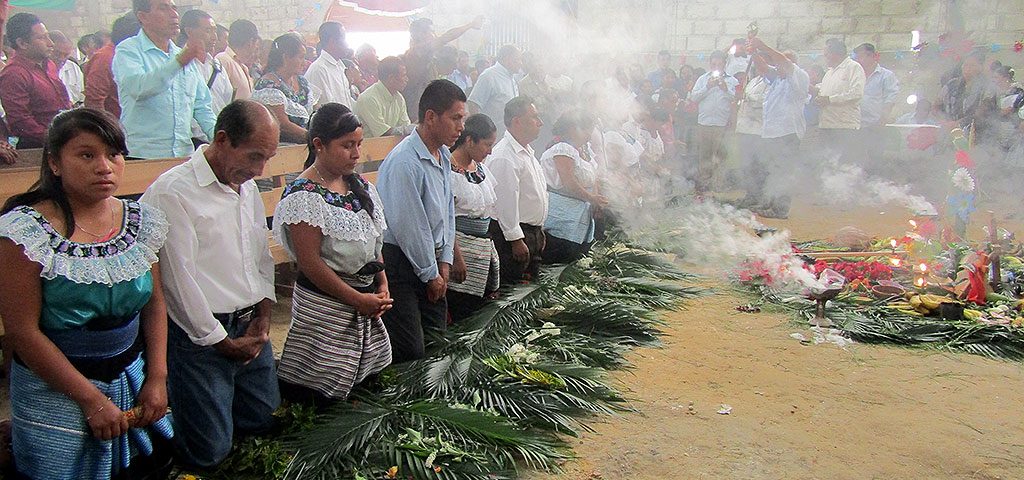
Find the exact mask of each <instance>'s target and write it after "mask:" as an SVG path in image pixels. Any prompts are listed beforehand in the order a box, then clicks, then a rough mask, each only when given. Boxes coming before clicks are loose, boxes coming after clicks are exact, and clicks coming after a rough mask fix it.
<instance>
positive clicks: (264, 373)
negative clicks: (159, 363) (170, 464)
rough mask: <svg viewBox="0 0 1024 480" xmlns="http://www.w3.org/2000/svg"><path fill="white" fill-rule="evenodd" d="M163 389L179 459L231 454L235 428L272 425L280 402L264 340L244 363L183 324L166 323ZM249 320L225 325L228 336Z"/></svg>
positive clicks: (214, 460)
mask: <svg viewBox="0 0 1024 480" xmlns="http://www.w3.org/2000/svg"><path fill="white" fill-rule="evenodd" d="M168 323H169V324H170V325H169V326H168V334H167V336H168V348H167V372H168V373H167V389H168V401H169V403H170V406H171V411H172V419H173V424H174V445H175V449H176V450H177V454H178V460H179V461H180V462H182V463H185V464H188V465H190V466H196V467H203V468H209V467H215V466H217V465H218V464H220V463H221V462H223V461H224V459H225V458H227V456H228V454H230V453H231V441H232V437H233V436H234V434H235V432H236V430H237V431H238V432H239V433H259V432H261V431H265V430H267V429H268V428H270V427H272V426H273V416H272V414H273V413H274V410H276V409H277V407H278V405H280V404H281V394H280V392H279V391H278V386H277V372H276V369H275V368H274V353H273V349H272V347H271V345H270V342H267V343H266V345H264V346H263V350H262V351H261V352H260V354H259V356H258V357H256V359H255V360H253V361H252V362H249V363H248V364H247V365H243V364H241V363H239V362H236V361H233V360H230V359H228V358H226V357H224V356H223V355H221V354H220V353H218V352H217V350H215V349H214V348H213V347H202V346H199V345H196V344H194V343H192V341H191V340H189V338H188V334H186V333H185V331H184V330H182V329H181V327H178V325H177V324H175V323H174V322H173V321H171V322H168ZM248 326H249V323H248V322H243V323H240V324H232V325H225V328H226V329H227V331H228V336H229V337H231V338H238V337H241V336H242V335H244V334H245V330H246V328H247V327H248Z"/></svg>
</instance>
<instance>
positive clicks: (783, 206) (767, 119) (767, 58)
mask: <svg viewBox="0 0 1024 480" xmlns="http://www.w3.org/2000/svg"><path fill="white" fill-rule="evenodd" d="M749 45H750V47H749V48H750V51H751V53H752V54H753V58H752V61H753V62H754V65H755V66H756V67H757V70H758V71H760V72H764V77H765V79H766V81H767V82H768V87H767V88H766V89H765V92H764V108H763V111H762V132H761V137H762V140H761V148H762V149H763V150H764V151H763V155H762V158H763V162H764V163H766V165H765V168H764V169H763V170H762V171H764V172H766V173H767V178H762V179H760V185H758V186H757V187H756V188H755V195H757V196H760V194H761V193H762V191H763V192H764V193H765V194H766V195H767V198H763V199H762V200H763V202H764V203H763V204H762V205H761V207H760V208H758V209H757V213H758V214H760V215H761V216H762V217H768V218H787V217H788V216H789V205H790V197H789V194H788V193H789V191H791V190H792V189H795V188H797V185H795V184H794V183H793V182H794V175H793V172H795V171H797V170H798V167H799V165H797V164H796V163H795V162H796V160H797V159H798V158H799V153H800V152H799V148H800V140H801V139H802V138H803V136H804V133H805V132H806V131H807V124H806V120H805V118H804V105H806V104H807V102H808V101H809V100H810V77H808V75H807V72H805V71H804V70H803V69H801V68H800V67H799V66H798V65H797V64H796V54H795V53H792V52H786V53H780V52H779V51H777V50H775V49H773V48H771V47H769V46H767V45H765V44H764V42H762V41H761V39H760V38H757V37H754V38H751V39H750V40H749ZM769 179H770V180H769ZM766 181H767V183H768V184H769V185H768V186H765V182H766Z"/></svg>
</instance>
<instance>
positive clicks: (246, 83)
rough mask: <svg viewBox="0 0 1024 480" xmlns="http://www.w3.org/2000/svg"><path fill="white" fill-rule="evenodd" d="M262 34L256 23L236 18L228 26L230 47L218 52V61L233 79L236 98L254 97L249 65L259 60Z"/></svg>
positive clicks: (230, 78)
mask: <svg viewBox="0 0 1024 480" xmlns="http://www.w3.org/2000/svg"><path fill="white" fill-rule="evenodd" d="M259 50H260V34H259V31H258V30H257V29H256V24H254V23H252V22H250V21H248V20H235V21H234V22H232V23H231V27H229V28H228V48H227V50H224V51H223V52H220V53H218V54H217V57H216V58H217V61H218V62H220V65H221V68H223V69H224V73H225V74H226V75H227V77H228V79H229V80H230V81H231V88H232V89H234V97H233V98H234V99H235V100H248V99H249V97H252V88H253V82H254V80H253V78H252V74H251V73H250V72H249V67H251V66H252V65H253V64H255V63H256V62H257V61H259Z"/></svg>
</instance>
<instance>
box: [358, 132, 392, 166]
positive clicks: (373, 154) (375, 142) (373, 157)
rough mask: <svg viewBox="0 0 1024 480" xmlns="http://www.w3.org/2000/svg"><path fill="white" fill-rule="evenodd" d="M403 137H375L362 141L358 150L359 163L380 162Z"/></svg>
mask: <svg viewBox="0 0 1024 480" xmlns="http://www.w3.org/2000/svg"><path fill="white" fill-rule="evenodd" d="M402 138H403V137H396V136H391V137H375V138H367V139H366V140H363V145H362V147H360V149H359V154H360V157H359V163H366V162H380V161H382V160H384V157H387V156H388V154H389V153H391V150H392V149H394V148H395V146H396V145H398V142H401V141H402Z"/></svg>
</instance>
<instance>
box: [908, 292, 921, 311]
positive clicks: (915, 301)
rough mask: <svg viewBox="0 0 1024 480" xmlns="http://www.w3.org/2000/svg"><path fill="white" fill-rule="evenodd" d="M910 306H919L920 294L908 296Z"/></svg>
mask: <svg viewBox="0 0 1024 480" xmlns="http://www.w3.org/2000/svg"><path fill="white" fill-rule="evenodd" d="M910 306H911V307H914V308H917V307H920V306H921V296H920V295H914V296H913V297H910Z"/></svg>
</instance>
